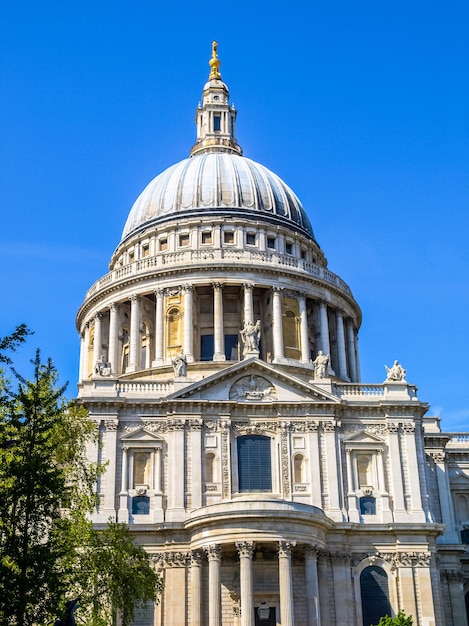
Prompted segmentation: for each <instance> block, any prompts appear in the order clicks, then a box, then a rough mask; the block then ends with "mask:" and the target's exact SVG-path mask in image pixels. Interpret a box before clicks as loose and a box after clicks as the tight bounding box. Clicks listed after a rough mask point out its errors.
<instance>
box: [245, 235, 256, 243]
mask: <svg viewBox="0 0 469 626" xmlns="http://www.w3.org/2000/svg"><path fill="white" fill-rule="evenodd" d="M246 244H247V245H248V246H255V245H256V235H255V233H246Z"/></svg>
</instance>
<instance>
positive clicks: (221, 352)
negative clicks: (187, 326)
mask: <svg viewBox="0 0 469 626" xmlns="http://www.w3.org/2000/svg"><path fill="white" fill-rule="evenodd" d="M224 339H225V337H224V332H223V285H221V284H220V283H214V284H213V345H214V348H213V360H214V361H225V360H226V359H225V346H224Z"/></svg>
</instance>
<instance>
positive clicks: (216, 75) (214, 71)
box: [208, 41, 221, 80]
mask: <svg viewBox="0 0 469 626" xmlns="http://www.w3.org/2000/svg"><path fill="white" fill-rule="evenodd" d="M217 48H218V41H212V58H211V59H210V61H209V62H208V64H209V65H210V75H209V77H208V79H209V80H213V79H215V80H221V74H220V72H219V71H218V69H219V67H220V59H219V58H218V54H217Z"/></svg>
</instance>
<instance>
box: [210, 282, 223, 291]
mask: <svg viewBox="0 0 469 626" xmlns="http://www.w3.org/2000/svg"><path fill="white" fill-rule="evenodd" d="M212 287H213V289H214V290H215V291H221V290H222V289H223V283H212Z"/></svg>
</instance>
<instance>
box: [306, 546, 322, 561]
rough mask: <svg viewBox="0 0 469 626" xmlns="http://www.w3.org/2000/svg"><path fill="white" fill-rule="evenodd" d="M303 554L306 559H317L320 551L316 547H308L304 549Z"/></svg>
mask: <svg viewBox="0 0 469 626" xmlns="http://www.w3.org/2000/svg"><path fill="white" fill-rule="evenodd" d="M303 553H304V555H305V558H306V559H317V558H318V554H319V549H318V547H317V546H316V545H314V546H313V545H312V544H311V545H306V546H304V548H303Z"/></svg>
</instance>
